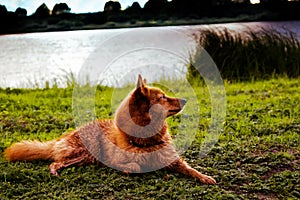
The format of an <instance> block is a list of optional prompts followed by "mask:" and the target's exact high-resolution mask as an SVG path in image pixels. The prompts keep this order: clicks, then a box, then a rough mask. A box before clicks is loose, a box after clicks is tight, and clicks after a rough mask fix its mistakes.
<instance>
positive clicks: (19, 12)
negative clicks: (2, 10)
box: [15, 7, 27, 17]
mask: <svg viewBox="0 0 300 200" xmlns="http://www.w3.org/2000/svg"><path fill="white" fill-rule="evenodd" d="M15 14H16V15H17V16H18V17H25V16H26V15H27V10H26V9H24V8H20V7H19V8H17V10H16V11H15Z"/></svg>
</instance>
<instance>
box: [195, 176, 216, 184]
mask: <svg viewBox="0 0 300 200" xmlns="http://www.w3.org/2000/svg"><path fill="white" fill-rule="evenodd" d="M199 179H200V181H201V182H202V183H205V184H208V185H215V184H216V183H217V182H216V180H215V179H213V178H212V177H211V176H206V175H204V174H201V176H200V177H199Z"/></svg>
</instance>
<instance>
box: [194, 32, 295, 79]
mask: <svg viewBox="0 0 300 200" xmlns="http://www.w3.org/2000/svg"><path fill="white" fill-rule="evenodd" d="M193 36H194V38H195V40H196V42H197V44H198V45H199V46H202V47H203V48H204V49H205V50H206V51H207V52H208V54H209V55H210V56H211V58H212V59H213V60H214V62H215V63H216V65H217V67H218V69H219V71H220V73H221V74H222V77H223V78H225V79H229V80H251V79H256V80H257V79H266V78H274V77H276V76H287V77H290V78H296V77H299V76H300V42H299V36H298V38H297V35H296V34H295V33H293V32H291V31H287V32H286V33H282V32H279V31H277V30H272V29H259V30H255V31H251V30H249V31H245V32H243V33H240V32H235V31H229V30H227V29H214V30H213V29H208V30H204V31H203V30H201V31H199V32H198V33H194V34H193ZM201 52H202V49H201V48H198V49H196V52H195V53H194V55H193V56H198V55H199V54H201ZM189 72H190V74H189V75H190V76H192V77H195V76H197V74H198V73H197V71H196V70H194V69H193V68H190V69H189Z"/></svg>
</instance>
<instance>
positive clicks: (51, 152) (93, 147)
mask: <svg viewBox="0 0 300 200" xmlns="http://www.w3.org/2000/svg"><path fill="white" fill-rule="evenodd" d="M185 104H186V100H184V99H179V98H173V97H169V96H167V95H166V94H165V93H164V92H163V91H162V90H161V89H159V88H156V87H150V86H148V85H147V84H146V80H143V78H142V77H141V75H139V76H138V81H137V85H136V88H135V89H134V90H133V91H132V92H131V93H130V94H129V95H128V96H127V97H126V98H125V99H124V100H123V101H122V103H121V104H120V106H119V107H118V109H117V110H116V113H115V117H114V119H111V120H100V119H99V120H94V121H92V122H90V123H88V124H86V125H84V126H82V127H79V128H78V129H76V130H74V131H71V132H68V133H65V134H63V135H62V136H61V137H60V138H58V139H55V140H51V141H47V142H40V141H21V142H19V143H15V144H13V145H12V146H10V147H8V148H7V149H6V150H5V151H4V156H5V157H6V159H7V160H8V161H11V162H13V161H32V160H51V161H53V162H52V163H51V164H50V165H49V171H50V173H51V174H53V175H55V176H59V171H60V170H62V169H63V168H66V167H70V166H76V165H77V166H80V165H89V164H98V165H106V166H109V167H112V168H115V169H117V170H120V171H123V172H125V173H144V172H150V171H154V170H158V169H162V168H164V169H167V170H171V171H173V172H177V173H182V174H184V175H186V176H189V177H193V178H195V179H198V180H200V181H201V182H202V183H204V184H216V181H215V180H214V179H213V178H212V177H210V176H207V175H204V174H202V173H200V172H199V171H197V170H196V169H194V168H192V167H191V166H189V165H188V164H187V163H186V162H185V161H184V160H183V159H182V158H180V156H179V154H178V153H177V152H176V150H175V147H174V146H173V145H172V139H171V136H170V134H169V132H168V127H167V123H166V118H167V117H169V116H172V115H175V114H177V113H179V112H180V111H181V110H182V109H183V107H184V106H185Z"/></svg>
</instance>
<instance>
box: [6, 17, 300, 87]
mask: <svg viewBox="0 0 300 200" xmlns="http://www.w3.org/2000/svg"><path fill="white" fill-rule="evenodd" d="M223 27H226V28H227V29H229V30H234V31H238V32H242V31H245V30H248V29H251V30H257V29H259V28H260V27H264V28H270V27H272V28H275V29H277V30H279V31H282V32H285V31H286V30H290V31H293V32H295V33H297V34H298V35H300V21H289V22H252V23H230V24H217V25H196V26H177V27H156V28H154V27H152V28H134V29H109V30H83V31H68V32H50V33H29V34H16V35H3V36H0V87H3V88H5V87H11V88H16V87H17V88H26V87H37V86H39V87H44V86H45V84H46V82H49V83H50V85H51V84H53V83H57V84H58V85H59V86H61V87H64V86H65V82H66V79H68V78H71V76H72V75H71V74H73V75H74V76H75V77H78V76H79V77H81V78H82V79H86V80H87V81H90V82H94V83H96V82H97V83H102V84H105V85H110V86H122V85H124V84H126V83H128V82H130V81H132V80H134V79H135V78H136V74H137V73H142V74H143V75H144V76H146V77H147V78H148V79H149V80H150V81H154V80H159V79H161V78H174V77H175V78H180V77H184V76H185V73H186V63H187V61H188V59H189V55H190V53H191V52H192V51H193V50H194V48H195V44H194V42H193V40H192V38H191V37H190V35H191V33H192V32H193V31H195V30H198V29H203V28H223ZM87 76H89V77H87ZM95 81H96V82H95Z"/></svg>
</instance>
